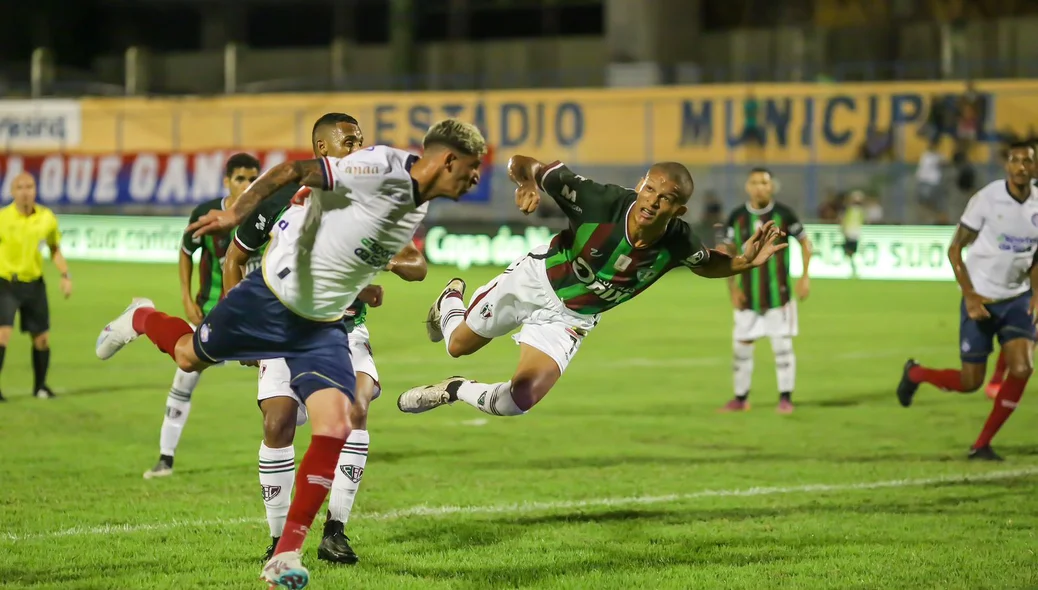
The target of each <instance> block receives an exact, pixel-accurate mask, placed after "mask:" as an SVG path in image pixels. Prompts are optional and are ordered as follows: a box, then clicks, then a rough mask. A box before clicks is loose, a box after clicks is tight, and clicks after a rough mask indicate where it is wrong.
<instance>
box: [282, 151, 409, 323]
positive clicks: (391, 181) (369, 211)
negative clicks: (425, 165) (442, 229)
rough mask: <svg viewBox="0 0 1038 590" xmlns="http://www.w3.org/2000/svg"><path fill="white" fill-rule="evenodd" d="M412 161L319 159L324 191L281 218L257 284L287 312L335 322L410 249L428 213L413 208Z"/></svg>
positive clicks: (394, 156) (403, 156) (393, 156)
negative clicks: (398, 255) (263, 284)
mask: <svg viewBox="0 0 1038 590" xmlns="http://www.w3.org/2000/svg"><path fill="white" fill-rule="evenodd" d="M417 159H418V157H417V156H415V155H413V154H411V153H409V152H406V151H404V150H398V149H395V148H391V147H386V146H372V147H369V148H367V149H363V150H360V151H357V152H353V153H352V154H350V155H348V156H346V157H345V158H323V159H322V163H323V164H324V176H325V186H324V187H323V188H322V189H315V190H314V191H313V194H312V195H311V196H310V198H309V199H307V201H306V204H305V205H303V206H296V207H291V208H290V209H289V210H288V211H286V212H285V214H284V215H283V216H282V218H281V220H280V221H279V222H278V225H277V228H276V229H275V231H274V232H273V234H272V238H271V242H270V245H269V246H268V247H267V252H266V255H265V256H264V261H263V277H264V279H265V280H266V282H267V285H268V286H269V287H270V289H271V290H272V291H273V292H274V294H275V295H277V296H278V298H279V299H280V300H281V302H282V303H283V304H285V306H286V307H288V308H289V309H291V310H292V311H294V312H295V313H297V314H299V315H301V316H303V317H306V318H310V319H314V320H320V321H332V320H338V319H339V318H341V317H342V315H343V313H344V312H345V311H346V308H348V307H349V306H350V304H351V303H352V302H353V300H354V299H356V297H357V295H358V294H359V293H360V291H361V289H363V288H364V287H366V286H368V285H369V284H370V283H371V281H372V280H374V278H375V276H376V275H377V274H378V273H379V271H381V270H382V269H384V268H385V267H386V265H387V264H388V263H389V259H390V258H392V257H393V256H394V255H396V253H397V252H399V251H400V250H401V249H402V248H403V247H404V246H406V245H407V244H409V243H410V242H411V239H412V238H413V237H414V233H415V230H416V229H417V228H418V225H419V224H420V223H421V222H422V220H423V219H424V218H425V215H426V213H427V212H428V210H429V204H428V203H422V204H421V205H418V204H416V203H417V201H418V186H417V183H416V182H415V180H414V179H413V178H412V177H411V173H410V170H411V165H412V164H413V163H414V162H415V161H416V160H417Z"/></svg>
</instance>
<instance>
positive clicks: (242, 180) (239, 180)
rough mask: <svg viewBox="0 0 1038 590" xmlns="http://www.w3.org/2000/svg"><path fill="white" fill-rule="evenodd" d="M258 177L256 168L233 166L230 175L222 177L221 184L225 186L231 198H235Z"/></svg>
mask: <svg viewBox="0 0 1038 590" xmlns="http://www.w3.org/2000/svg"><path fill="white" fill-rule="evenodd" d="M258 177H259V169H258V168H235V169H234V170H232V171H231V175H230V176H228V177H226V178H224V179H223V185H224V186H225V187H227V192H228V193H229V194H230V196H231V198H234V199H237V198H238V196H239V195H240V194H242V193H244V192H245V189H247V188H249V185H250V184H252V182H253V181H254V180H256V178H258Z"/></svg>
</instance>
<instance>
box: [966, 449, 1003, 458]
mask: <svg viewBox="0 0 1038 590" xmlns="http://www.w3.org/2000/svg"><path fill="white" fill-rule="evenodd" d="M969 459H970V461H1003V460H1004V459H1002V456H1001V455H999V454H998V453H996V452H995V450H994V449H992V448H991V445H987V446H983V447H980V448H979V449H974V448H970V454H969Z"/></svg>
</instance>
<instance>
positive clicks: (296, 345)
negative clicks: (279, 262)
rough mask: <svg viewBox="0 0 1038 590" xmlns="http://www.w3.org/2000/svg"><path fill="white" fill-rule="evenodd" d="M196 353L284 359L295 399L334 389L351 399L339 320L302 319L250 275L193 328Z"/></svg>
mask: <svg viewBox="0 0 1038 590" xmlns="http://www.w3.org/2000/svg"><path fill="white" fill-rule="evenodd" d="M194 344H195V354H196V355H198V358H200V359H202V360H203V361H205V362H207V363H217V362H220V361H260V360H265V359H273V358H284V359H285V362H286V363H287V364H288V368H289V370H290V371H291V372H292V390H293V391H294V392H295V394H296V395H297V396H299V399H301V400H303V401H304V402H305V401H306V398H308V397H309V396H310V394H312V393H313V392H315V391H318V390H320V389H327V388H329V387H334V388H336V389H338V390H340V391H342V392H343V393H345V394H346V395H347V396H348V397H349V398H350V400H353V392H354V389H355V386H356V383H357V380H356V376H355V375H354V373H353V362H352V361H351V359H350V343H349V336H348V335H347V333H346V325H345V324H344V323H343V322H342V321H334V322H319V321H315V320H310V319H306V318H304V317H302V316H300V315H298V314H296V313H295V312H293V311H292V310H290V309H288V308H287V307H285V306H284V305H283V304H282V303H281V301H279V300H278V298H277V297H276V296H275V295H274V293H273V292H272V291H271V290H270V288H269V287H267V284H266V282H264V281H263V273H262V272H253V273H250V274H249V275H248V276H247V277H245V280H243V281H242V282H241V283H239V284H238V286H236V287H235V288H233V289H231V290H230V291H229V292H228V293H227V296H226V297H224V299H223V300H222V301H220V302H219V303H218V304H216V307H214V308H213V309H212V311H210V312H209V315H207V316H205V320H204V321H203V322H202V325H201V326H199V327H198V329H197V330H195V338H194Z"/></svg>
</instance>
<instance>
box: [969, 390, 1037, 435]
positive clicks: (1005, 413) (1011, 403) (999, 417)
mask: <svg viewBox="0 0 1038 590" xmlns="http://www.w3.org/2000/svg"><path fill="white" fill-rule="evenodd" d="M1025 387H1027V380H1026V379H1017V378H1016V377H1013V376H1012V375H1010V376H1008V377H1006V380H1005V381H1004V382H1003V383H1002V388H1001V389H999V390H998V397H996V398H995V407H993V408H991V414H989V415H988V421H987V422H985V423H984V429H983V430H981V431H980V436H979V437H978V438H977V442H975V443H973V448H974V449H979V448H981V447H986V446H988V445H990V444H991V439H993V438H995V435H996V434H998V431H999V429H1001V428H1002V425H1003V424H1005V423H1006V420H1008V419H1009V415H1010V414H1012V413H1013V410H1015V409H1016V405H1017V403H1019V402H1020V398H1021V397H1023V395H1024V388H1025Z"/></svg>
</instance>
